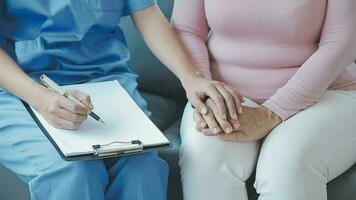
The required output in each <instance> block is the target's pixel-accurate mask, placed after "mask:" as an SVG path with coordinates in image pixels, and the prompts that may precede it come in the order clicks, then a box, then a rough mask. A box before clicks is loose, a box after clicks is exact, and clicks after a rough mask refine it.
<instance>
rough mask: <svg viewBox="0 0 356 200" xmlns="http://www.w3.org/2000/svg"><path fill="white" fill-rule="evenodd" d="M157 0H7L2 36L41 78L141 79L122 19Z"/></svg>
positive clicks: (0, 19) (2, 5)
mask: <svg viewBox="0 0 356 200" xmlns="http://www.w3.org/2000/svg"><path fill="white" fill-rule="evenodd" d="M155 3H156V0H1V2H0V12H1V13H0V39H1V40H2V42H1V43H2V45H1V47H2V48H3V49H5V51H7V52H8V53H9V55H11V56H12V57H13V58H14V59H15V60H16V61H17V63H18V64H19V66H20V67H21V68H22V69H23V70H24V71H25V72H26V73H27V74H29V75H30V76H32V77H33V78H35V79H38V77H39V76H40V75H41V74H43V73H44V74H46V75H48V76H49V77H51V78H52V79H54V80H55V81H56V82H58V83H59V84H74V83H82V82H88V81H90V82H93V81H100V80H113V79H116V78H117V76H121V78H122V76H123V74H124V76H125V77H127V78H131V79H132V78H133V79H134V78H135V75H134V74H133V73H132V71H130V70H129V69H128V66H127V61H128V60H129V58H130V53H129V50H128V48H127V45H126V42H125V38H124V35H123V32H122V30H121V28H120V27H119V26H118V24H119V22H120V18H121V17H123V16H125V15H128V14H130V13H133V12H136V11H138V10H141V9H144V8H146V7H148V6H151V5H153V4H155Z"/></svg>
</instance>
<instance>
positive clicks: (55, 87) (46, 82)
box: [40, 74, 105, 124]
mask: <svg viewBox="0 0 356 200" xmlns="http://www.w3.org/2000/svg"><path fill="white" fill-rule="evenodd" d="M40 80H41V83H42V84H43V85H44V86H46V87H47V88H49V89H51V90H53V91H55V92H57V93H58V94H60V95H62V96H64V97H66V98H68V99H70V100H72V101H73V102H75V103H77V104H79V105H81V106H83V107H87V106H86V105H84V104H83V103H82V102H80V101H79V100H78V99H77V98H75V97H74V96H73V95H71V94H70V93H68V92H67V91H65V90H62V88H61V87H60V86H59V85H57V83H55V82H54V81H52V80H51V79H50V78H48V77H47V76H46V75H44V74H43V75H42V76H41V77H40ZM89 116H91V117H92V118H94V119H95V120H96V121H98V122H101V123H103V124H105V122H104V121H103V120H102V119H101V118H100V117H99V116H98V115H97V114H95V113H94V112H93V111H91V112H90V114H89Z"/></svg>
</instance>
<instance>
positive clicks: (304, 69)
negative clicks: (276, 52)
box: [264, 0, 356, 120]
mask: <svg viewBox="0 0 356 200" xmlns="http://www.w3.org/2000/svg"><path fill="white" fill-rule="evenodd" d="M355 9H356V5H355V4H354V1H353V0H345V1H342V2H340V1H337V0H330V1H328V9H327V14H326V18H325V22H324V25H323V30H322V33H321V38H320V42H319V48H318V50H317V51H316V52H315V53H314V54H313V55H312V56H311V57H310V58H309V59H307V61H306V62H305V63H304V64H303V65H302V66H301V67H300V68H299V69H298V71H297V72H296V73H295V74H294V75H293V77H292V78H291V79H290V80H289V81H288V83H287V84H286V85H285V86H284V87H282V88H281V89H279V90H278V91H277V93H276V94H275V95H273V96H272V97H271V98H270V99H269V100H267V101H266V102H265V104H264V105H265V106H266V107H268V108H269V109H271V110H272V111H274V112H275V113H277V114H278V115H279V116H280V117H281V118H282V119H283V120H285V119H287V118H289V117H290V116H292V115H294V114H296V113H298V112H299V111H301V110H303V109H305V108H307V107H309V106H311V105H312V104H314V103H315V102H317V101H318V100H319V99H320V97H321V96H322V95H323V94H324V92H325V91H326V90H327V88H328V87H329V86H330V85H331V83H332V82H333V81H334V80H335V78H336V77H337V76H338V75H339V74H340V73H341V72H342V71H343V70H344V69H345V67H346V66H348V65H350V64H351V63H352V62H353V61H354V59H355V56H356V55H355V46H356V39H355V35H356V15H355V12H354V11H355Z"/></svg>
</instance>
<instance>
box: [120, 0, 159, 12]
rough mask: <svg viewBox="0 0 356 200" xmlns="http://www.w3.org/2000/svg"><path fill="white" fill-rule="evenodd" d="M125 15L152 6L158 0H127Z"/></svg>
mask: <svg viewBox="0 0 356 200" xmlns="http://www.w3.org/2000/svg"><path fill="white" fill-rule="evenodd" d="M125 3H126V4H125V15H129V14H132V13H135V12H137V11H140V10H142V9H145V8H147V7H149V6H152V5H154V4H156V3H157V0H125Z"/></svg>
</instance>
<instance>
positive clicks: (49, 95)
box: [34, 88, 93, 130]
mask: <svg viewBox="0 0 356 200" xmlns="http://www.w3.org/2000/svg"><path fill="white" fill-rule="evenodd" d="M68 92H69V93H71V94H72V95H73V96H74V97H75V98H77V99H78V100H80V101H81V102H82V103H83V104H84V105H86V106H87V107H83V106H80V105H78V104H76V103H74V102H73V101H71V100H69V99H67V98H65V97H64V96H61V95H59V94H57V93H55V92H51V91H49V90H48V89H46V88H44V90H43V96H41V97H40V98H38V101H40V102H38V103H37V105H36V106H34V108H35V109H36V110H37V111H38V112H39V113H41V114H42V116H43V117H44V118H45V119H46V120H47V122H48V123H50V124H51V125H52V126H54V127H56V128H60V129H71V130H72V129H77V128H78V127H79V126H80V124H81V123H82V122H84V121H85V120H86V119H87V116H88V114H89V113H90V112H91V109H93V105H92V103H91V100H90V97H89V95H87V94H85V93H82V92H80V91H77V90H71V91H68Z"/></svg>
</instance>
